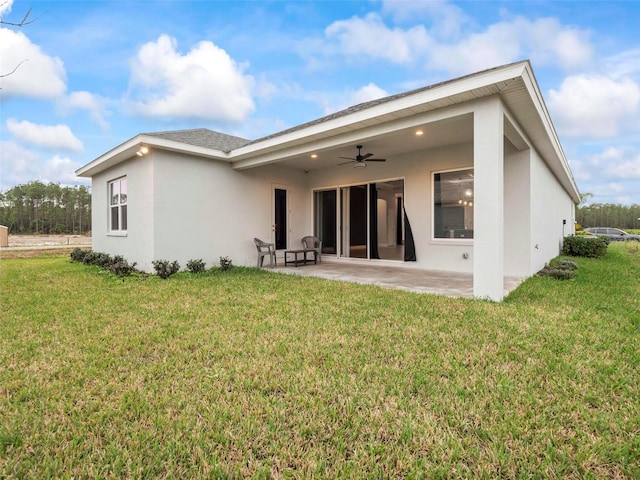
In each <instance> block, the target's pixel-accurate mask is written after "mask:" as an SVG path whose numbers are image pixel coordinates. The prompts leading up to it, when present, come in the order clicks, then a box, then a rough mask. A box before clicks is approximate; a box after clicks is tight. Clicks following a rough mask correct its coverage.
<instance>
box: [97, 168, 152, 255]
mask: <svg viewBox="0 0 640 480" xmlns="http://www.w3.org/2000/svg"><path fill="white" fill-rule="evenodd" d="M123 176H126V177H127V191H128V193H127V203H128V205H127V217H128V219H127V223H128V225H127V228H128V231H127V234H126V235H124V236H123V235H119V234H111V233H109V231H108V228H109V193H108V184H109V182H110V181H112V180H115V179H117V178H120V177H123ZM91 197H92V205H93V206H94V207H93V208H92V219H91V222H92V244H93V245H92V247H93V250H95V251H97V252H107V253H110V254H111V255H122V256H123V257H125V258H126V259H127V260H129V261H130V262H133V261H135V262H138V265H139V266H145V265H151V260H153V258H154V257H153V252H154V242H153V161H152V156H147V157H142V158H140V157H134V158H132V159H131V160H129V161H127V162H124V163H121V164H119V165H117V166H115V167H113V168H110V169H108V170H106V171H104V172H102V173H100V174H98V175H96V176H94V177H93V178H92V182H91ZM132 239H135V240H132Z"/></svg>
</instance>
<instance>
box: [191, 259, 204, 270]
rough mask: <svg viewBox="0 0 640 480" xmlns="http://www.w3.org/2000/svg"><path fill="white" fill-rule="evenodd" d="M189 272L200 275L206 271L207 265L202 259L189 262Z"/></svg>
mask: <svg viewBox="0 0 640 480" xmlns="http://www.w3.org/2000/svg"><path fill="white" fill-rule="evenodd" d="M187 270H189V271H190V272H191V273H200V272H204V271H205V263H204V262H203V261H202V259H201V258H199V259H197V260H189V261H188V262H187Z"/></svg>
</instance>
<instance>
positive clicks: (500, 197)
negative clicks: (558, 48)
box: [473, 96, 504, 301]
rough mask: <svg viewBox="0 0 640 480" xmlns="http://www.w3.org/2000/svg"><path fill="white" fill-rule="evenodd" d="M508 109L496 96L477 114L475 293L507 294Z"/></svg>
mask: <svg viewBox="0 0 640 480" xmlns="http://www.w3.org/2000/svg"><path fill="white" fill-rule="evenodd" d="M503 137H504V111H503V107H502V102H501V101H500V98H499V97H497V96H495V97H491V98H489V99H487V100H486V101H484V102H482V103H479V104H478V106H477V108H476V109H475V110H474V115H473V162H474V217H473V230H474V232H473V233H474V235H473V237H474V239H473V295H474V297H478V298H488V299H490V300H494V301H500V300H502V298H503V297H504V140H503Z"/></svg>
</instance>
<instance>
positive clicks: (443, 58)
mask: <svg viewBox="0 0 640 480" xmlns="http://www.w3.org/2000/svg"><path fill="white" fill-rule="evenodd" d="M592 55H593V52H592V48H591V44H590V42H589V32H587V31H585V30H580V29H576V28H573V27H567V26H564V25H562V24H560V22H559V21H558V20H557V19H555V18H541V19H537V20H533V21H532V20H529V19H526V18H523V17H516V18H515V19H513V20H509V21H503V22H498V23H495V24H493V25H490V26H489V27H487V29H486V30H485V31H483V32H480V33H474V34H471V35H469V36H467V37H466V38H464V39H462V40H460V41H459V42H457V43H452V44H446V43H444V42H443V43H442V44H439V45H434V47H433V48H432V50H431V52H430V54H429V60H428V62H427V63H428V65H429V66H430V67H431V68H437V69H442V70H446V71H447V72H449V73H456V74H461V73H469V72H472V71H477V70H482V69H484V68H489V67H494V66H496V65H502V64H505V63H510V62H513V61H516V60H521V59H523V58H530V59H531V61H532V62H533V63H534V65H540V66H544V65H553V66H556V67H559V68H561V69H565V70H572V69H576V68H579V67H581V66H584V65H586V64H588V63H589V62H590V61H591V58H592Z"/></svg>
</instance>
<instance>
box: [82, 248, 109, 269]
mask: <svg viewBox="0 0 640 480" xmlns="http://www.w3.org/2000/svg"><path fill="white" fill-rule="evenodd" d="M82 261H83V262H84V263H86V264H88V265H97V266H99V267H101V268H106V266H107V265H109V264H110V263H111V262H113V258H111V255H109V254H108V253H102V252H94V251H93V250H92V251H90V252H87V254H86V255H85V256H84V258H83V259H82Z"/></svg>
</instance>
